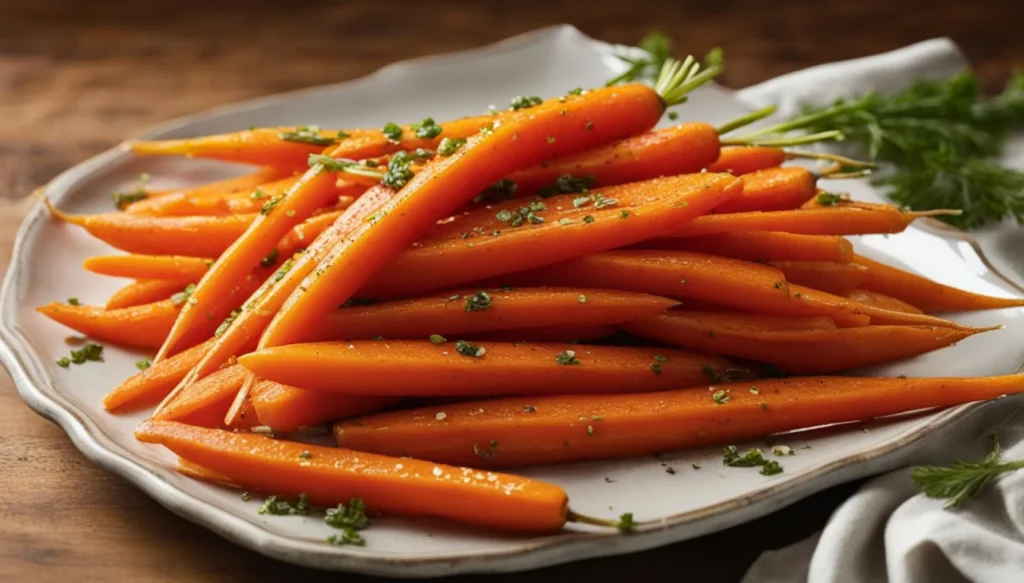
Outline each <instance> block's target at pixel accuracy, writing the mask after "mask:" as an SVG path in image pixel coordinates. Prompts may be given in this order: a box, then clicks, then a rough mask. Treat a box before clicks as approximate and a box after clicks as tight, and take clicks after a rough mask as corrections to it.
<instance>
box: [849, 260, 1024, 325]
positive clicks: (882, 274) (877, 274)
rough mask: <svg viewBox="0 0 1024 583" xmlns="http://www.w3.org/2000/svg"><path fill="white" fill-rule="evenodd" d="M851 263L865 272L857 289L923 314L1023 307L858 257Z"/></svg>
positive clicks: (1014, 300) (1018, 300) (1017, 300)
mask: <svg viewBox="0 0 1024 583" xmlns="http://www.w3.org/2000/svg"><path fill="white" fill-rule="evenodd" d="M854 261H856V262H857V263H858V264H860V265H863V266H864V267H866V268H867V269H868V271H867V277H866V278H865V280H864V282H863V283H862V284H861V286H860V287H863V288H864V289H867V290H870V291H875V292H879V293H883V294H885V295H888V296H892V297H894V298H899V299H901V300H903V301H905V302H908V303H910V304H911V305H914V306H916V307H918V308H920V309H921V310H924V311H925V312H956V311H966V310H995V309H999V308H1015V307H1019V306H1024V299H1021V298H997V297H993V296H986V295H982V294H977V293H974V292H969V291H965V290H960V289H957V288H954V287H950V286H948V285H942V284H941V283H936V282H934V281H932V280H930V279H927V278H924V277H921V276H920V275H916V274H913V273H910V272H907V271H903V270H901V269H897V268H895V267H890V266H888V265H885V264H883V263H879V262H877V261H874V260H871V259H868V258H867V257H862V256H860V255H858V256H857V257H856V258H855V259H854Z"/></svg>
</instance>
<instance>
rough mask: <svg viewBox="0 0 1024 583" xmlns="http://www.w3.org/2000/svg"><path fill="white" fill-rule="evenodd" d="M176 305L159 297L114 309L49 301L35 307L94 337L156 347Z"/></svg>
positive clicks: (166, 328)
mask: <svg viewBox="0 0 1024 583" xmlns="http://www.w3.org/2000/svg"><path fill="white" fill-rule="evenodd" d="M178 309H179V306H178V305H175V303H174V302H173V301H172V300H161V301H159V302H155V303H152V304H145V305H142V306H132V307H130V308H121V309H117V310H106V309H103V308H101V307H99V306H68V305H64V304H59V303H51V304H46V305H45V306H39V307H38V308H36V311H37V312H39V313H40V314H42V315H44V316H46V317H47V318H50V319H51V320H53V321H55V322H58V323H60V324H63V325H65V326H67V327H68V328H72V329H74V330H76V331H78V332H80V333H82V334H84V335H86V336H88V337H90V338H92V339H94V340H99V341H102V342H113V343H115V344H123V345H126V346H137V347H140V348H157V347H158V346H160V343H161V342H163V339H164V337H165V336H167V331H168V330H170V329H171V324H172V323H173V322H174V318H175V316H177V314H178Z"/></svg>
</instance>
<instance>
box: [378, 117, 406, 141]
mask: <svg viewBox="0 0 1024 583" xmlns="http://www.w3.org/2000/svg"><path fill="white" fill-rule="evenodd" d="M380 133H382V134H384V137H385V138H387V139H388V140H390V141H392V142H400V141H401V140H402V126H400V125H398V124H396V123H394V122H390V121H389V122H388V123H386V124H384V128H383V129H381V131H380Z"/></svg>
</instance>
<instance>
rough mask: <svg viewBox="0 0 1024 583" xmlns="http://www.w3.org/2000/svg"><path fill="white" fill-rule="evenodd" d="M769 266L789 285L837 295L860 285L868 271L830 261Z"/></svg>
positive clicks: (776, 262)
mask: <svg viewBox="0 0 1024 583" xmlns="http://www.w3.org/2000/svg"><path fill="white" fill-rule="evenodd" d="M771 265H773V266H774V267H777V268H779V270H780V271H782V273H784V274H785V275H786V281H788V282H790V283H795V284H799V285H804V286H807V287H810V288H814V289H818V290H821V291H827V292H829V293H832V294H838V295H846V292H848V291H850V290H851V289H853V288H855V287H857V286H859V285H861V283H863V282H864V278H865V277H866V276H867V271H868V270H867V268H865V267H863V266H860V265H857V264H856V263H834V262H831V261H772V262H771Z"/></svg>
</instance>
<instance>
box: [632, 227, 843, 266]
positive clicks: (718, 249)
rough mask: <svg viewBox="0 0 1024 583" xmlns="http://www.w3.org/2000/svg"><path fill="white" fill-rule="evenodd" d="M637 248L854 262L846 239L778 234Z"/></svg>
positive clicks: (723, 236) (660, 242) (658, 241)
mask: <svg viewBox="0 0 1024 583" xmlns="http://www.w3.org/2000/svg"><path fill="white" fill-rule="evenodd" d="M637 247H638V248H641V249H670V250H676V251H693V252H696V253H709V254H712V255H721V256H722V257H732V258H733V259H744V260H746V261H833V262H835V263H849V262H851V261H853V245H852V244H850V242H849V241H847V240H846V239H845V238H843V237H839V236H834V235H796V234H793V233H782V232H778V231H738V232H735V233H723V234H721V235H707V236H704V237H685V238H679V239H653V240H651V241H644V242H643V243H640V244H639V245H637Z"/></svg>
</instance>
